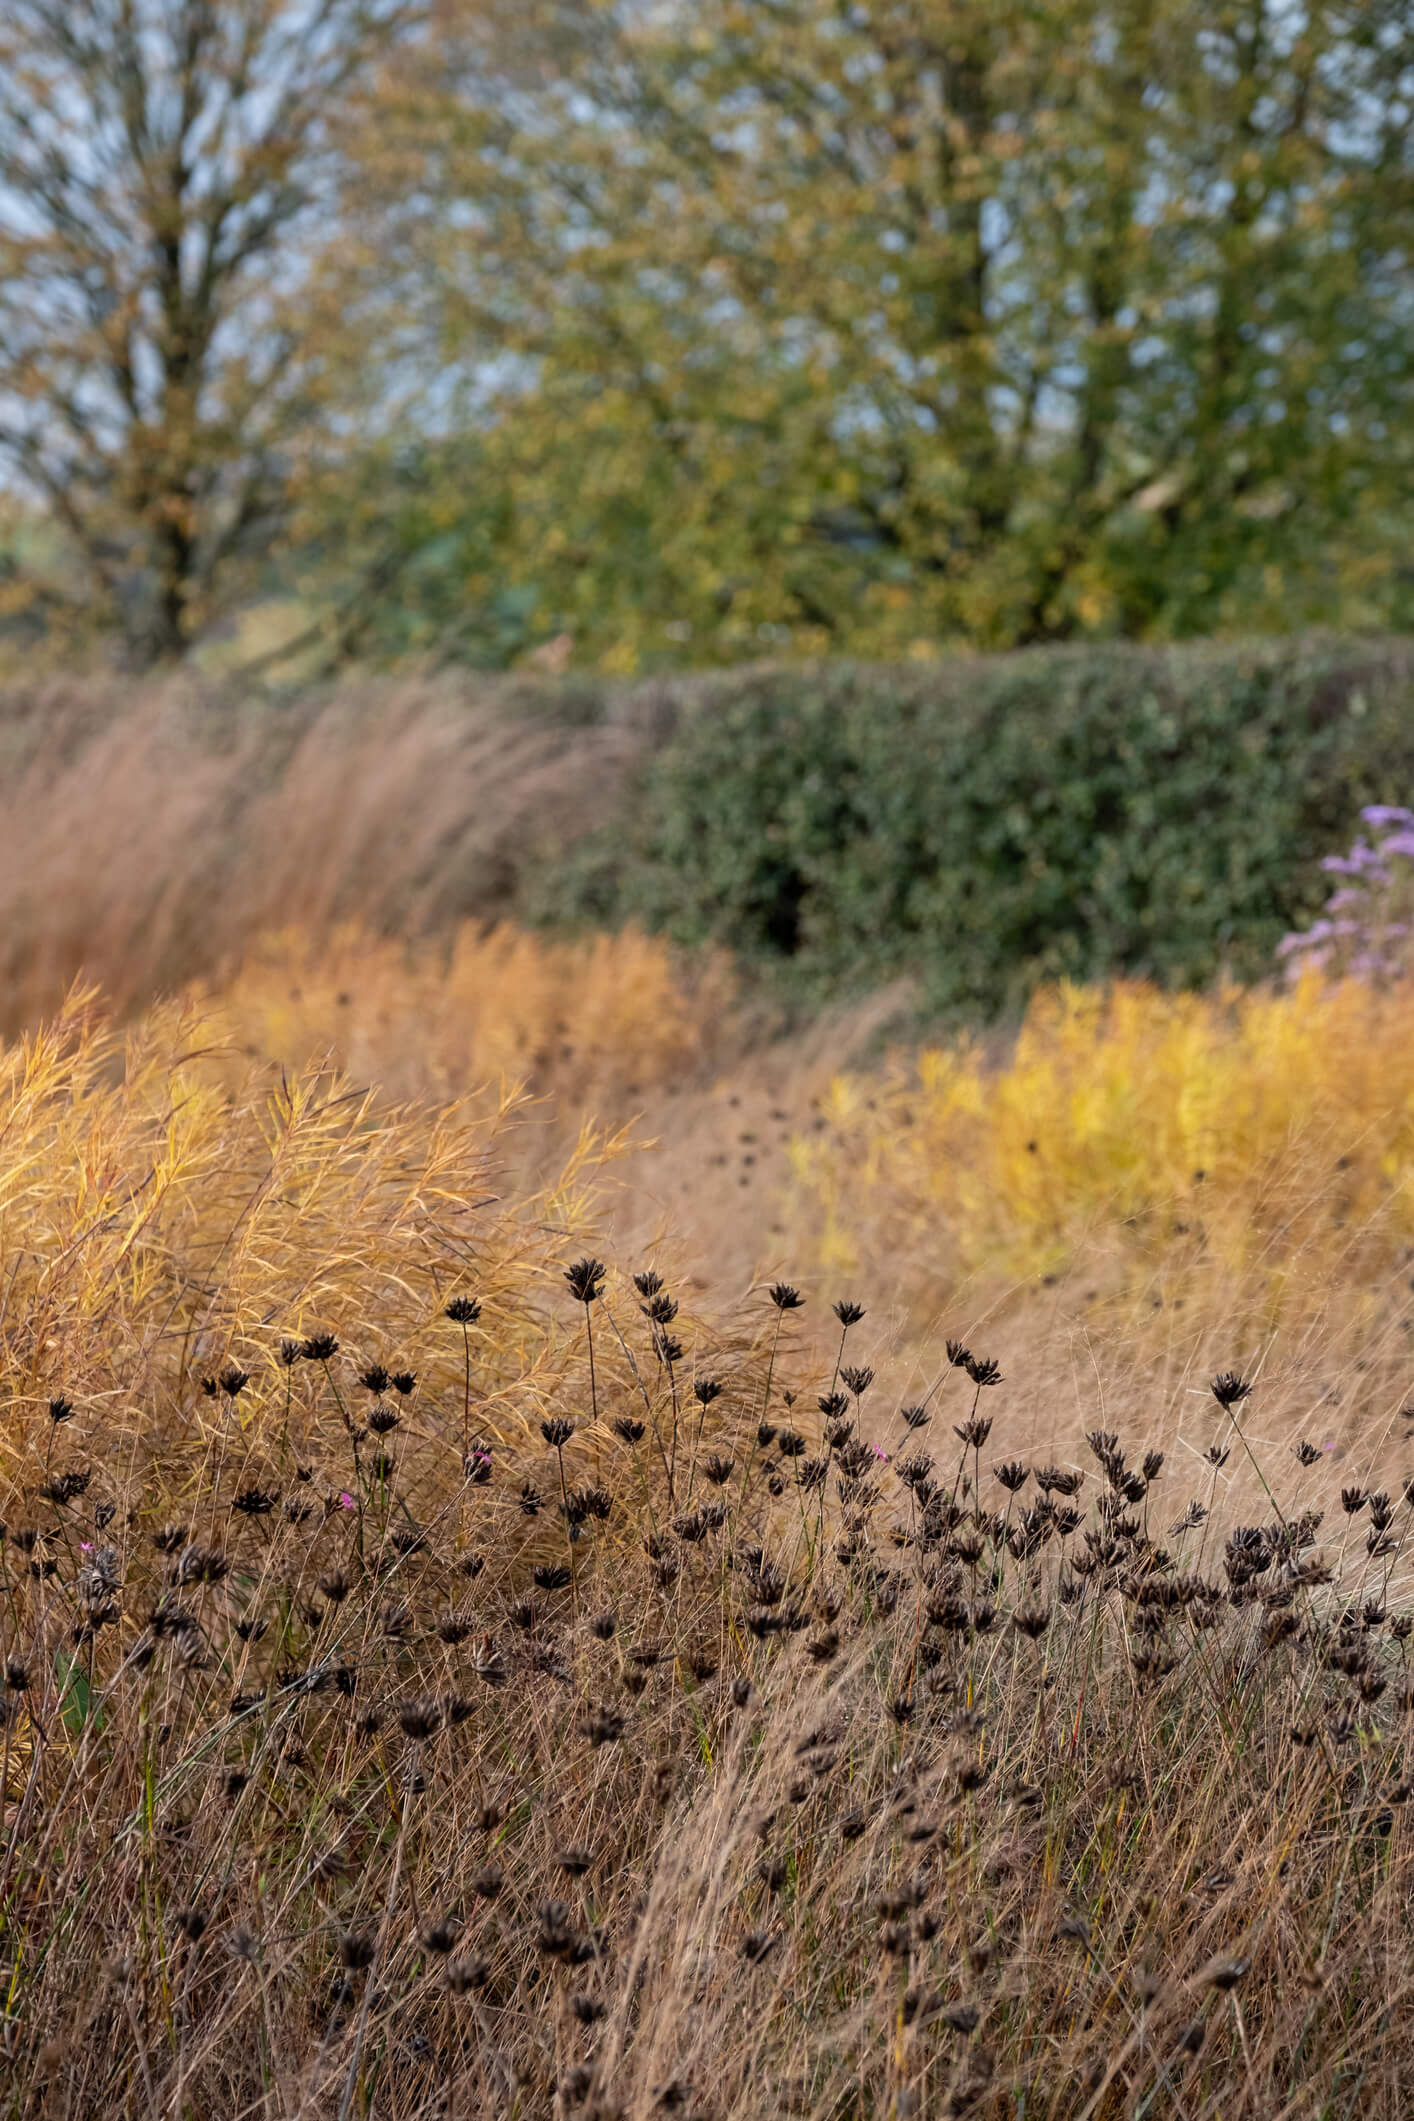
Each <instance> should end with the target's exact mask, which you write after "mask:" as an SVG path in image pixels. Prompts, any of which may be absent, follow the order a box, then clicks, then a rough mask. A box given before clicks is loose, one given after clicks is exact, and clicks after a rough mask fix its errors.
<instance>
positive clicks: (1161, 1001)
mask: <svg viewBox="0 0 1414 2121" xmlns="http://www.w3.org/2000/svg"><path fill="white" fill-rule="evenodd" d="M1412 1040H1414V988H1411V987H1409V986H1407V985H1406V986H1404V987H1401V988H1395V989H1393V990H1391V991H1386V992H1381V991H1378V990H1375V989H1373V988H1371V987H1368V986H1365V985H1362V984H1359V983H1357V982H1346V983H1339V984H1337V983H1332V984H1328V985H1323V984H1322V983H1321V981H1320V979H1319V978H1318V977H1317V976H1315V975H1312V976H1310V977H1307V978H1306V979H1304V980H1303V981H1302V983H1301V984H1300V985H1299V986H1297V987H1295V988H1294V989H1292V990H1289V991H1271V990H1242V989H1237V988H1230V989H1227V990H1224V991H1220V992H1217V993H1214V994H1212V995H1197V994H1181V995H1166V994H1162V993H1159V992H1158V991H1156V990H1155V989H1153V988H1151V987H1147V986H1144V985H1142V984H1135V983H1125V984H1122V985H1119V986H1116V987H1115V988H1113V989H1111V990H1108V991H1102V990H1100V989H1094V988H1077V987H1061V988H1058V989H1052V990H1049V991H1046V992H1044V993H1042V994H1040V995H1038V996H1037V998H1036V999H1035V1001H1034V1002H1033V1003H1032V1006H1031V1008H1030V1010H1029V1012H1028V1014H1027V1016H1026V1019H1025V1022H1024V1024H1023V1026H1022V1029H1021V1032H1020V1035H1019V1037H1018V1038H1017V1040H1016V1043H1015V1047H1014V1049H1013V1050H1012V1052H1011V1054H1010V1056H1009V1057H1008V1058H1007V1059H1006V1060H1005V1061H1004V1062H1003V1063H1001V1064H1000V1065H993V1064H991V1063H990V1062H989V1058H988V1056H987V1054H986V1052H985V1050H984V1048H983V1046H982V1044H981V1042H980V1041H978V1040H976V1039H965V1040H962V1041H960V1042H959V1043H958V1044H956V1045H954V1046H951V1047H948V1048H930V1049H928V1050H926V1051H924V1052H922V1053H921V1054H918V1055H916V1056H913V1057H910V1058H908V1059H907V1060H901V1061H899V1062H897V1063H896V1064H895V1065H894V1066H893V1067H891V1068H890V1069H889V1070H888V1071H887V1073H886V1075H885V1077H884V1079H883V1080H882V1081H872V1080H869V1079H867V1078H863V1077H859V1076H841V1077H838V1078H837V1079H836V1080H835V1081H834V1082H833V1084H832V1085H831V1086H830V1089H829V1091H828V1093H827V1095H826V1097H825V1099H824V1102H823V1112H824V1116H825V1119H826V1121H827V1126H826V1128H825V1129H824V1130H822V1132H821V1133H820V1134H819V1135H817V1136H815V1137H814V1138H811V1139H807V1140H803V1141H801V1142H799V1143H797V1145H796V1148H795V1151H794V1168H795V1175H796V1178H797V1181H798V1183H799V1185H800V1186H801V1188H802V1189H803V1192H804V1195H805V1198H806V1200H807V1201H808V1203H809V1204H810V1208H811V1210H812V1212H813V1213H814V1214H816V1215H818V1216H819V1217H820V1218H821V1219H822V1236H821V1243H822V1244H823V1247H824V1251H825V1256H826V1257H827V1259H829V1260H831V1261H832V1262H835V1263H837V1264H839V1265H841V1266H846V1265H852V1264H854V1263H855V1261H856V1260H858V1259H859V1258H861V1257H871V1258H881V1257H890V1258H893V1259H895V1260H897V1261H898V1262H899V1265H900V1268H901V1270H902V1271H903V1272H904V1273H905V1274H910V1273H911V1274H913V1275H914V1276H916V1275H918V1274H919V1273H922V1272H927V1273H929V1274H931V1275H933V1276H934V1277H936V1276H937V1275H938V1273H939V1272H940V1271H941V1272H942V1273H943V1274H944V1275H945V1276H946V1275H949V1274H951V1275H954V1276H963V1275H977V1274H983V1275H989V1276H990V1275H996V1274H1000V1275H1003V1276H1007V1277H1013V1278H1021V1279H1029V1278H1032V1277H1037V1276H1044V1275H1047V1274H1058V1273H1061V1272H1063V1271H1064V1270H1065V1269H1066V1268H1067V1267H1069V1266H1070V1265H1071V1264H1073V1263H1074V1262H1076V1261H1077V1260H1078V1259H1082V1258H1087V1259H1088V1258H1091V1257H1093V1256H1094V1255H1095V1254H1096V1252H1097V1251H1099V1252H1109V1253H1111V1254H1117V1255H1118V1256H1119V1257H1120V1258H1121V1259H1122V1260H1124V1261H1125V1262H1127V1265H1128V1268H1129V1270H1130V1271H1132V1272H1140V1273H1146V1272H1148V1271H1150V1270H1152V1269H1154V1268H1155V1267H1157V1266H1158V1265H1159V1264H1161V1263H1168V1264H1169V1265H1171V1266H1173V1267H1174V1268H1176V1269H1181V1270H1182V1271H1183V1272H1184V1273H1186V1274H1189V1275H1190V1276H1191V1275H1192V1274H1193V1273H1195V1272H1198V1271H1201V1270H1202V1269H1203V1268H1205V1267H1206V1268H1209V1269H1211V1270H1213V1271H1214V1272H1216V1273H1217V1274H1218V1275H1219V1276H1222V1277H1228V1278H1240V1279H1242V1280H1243V1281H1244V1282H1245V1283H1247V1284H1248V1285H1249V1286H1251V1285H1252V1279H1251V1278H1252V1277H1254V1276H1255V1277H1256V1278H1257V1280H1258V1282H1259V1283H1261V1284H1263V1285H1265V1286H1266V1287H1267V1288H1268V1290H1269V1291H1278V1290H1279V1289H1280V1288H1281V1287H1283V1286H1284V1285H1285V1284H1286V1283H1287V1282H1288V1281H1289V1280H1291V1281H1294V1282H1295V1283H1297V1284H1298V1285H1307V1286H1309V1285H1310V1284H1311V1283H1312V1282H1313V1281H1315V1280H1317V1279H1321V1280H1327V1279H1329V1278H1332V1277H1334V1278H1336V1279H1338V1280H1343V1281H1346V1280H1359V1279H1360V1278H1361V1277H1367V1276H1371V1275H1378V1274H1379V1273H1381V1272H1384V1271H1387V1270H1388V1269H1389V1268H1390V1266H1391V1265H1392V1264H1393V1263H1394V1262H1395V1261H1397V1260H1398V1259H1399V1258H1400V1257H1401V1256H1402V1255H1403V1252H1404V1250H1405V1248H1406V1247H1407V1246H1408V1244H1409V1242H1410V1240H1411V1238H1412V1237H1414V1083H1411V1077H1410V1073H1409V1064H1408V1056H1409V1052H1410V1050H1411V1041H1412Z"/></svg>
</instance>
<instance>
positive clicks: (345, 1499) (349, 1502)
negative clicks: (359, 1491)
mask: <svg viewBox="0 0 1414 2121" xmlns="http://www.w3.org/2000/svg"><path fill="white" fill-rule="evenodd" d="M357 1507H358V1505H357V1503H356V1502H355V1501H354V1499H353V1497H352V1495H350V1494H349V1492H348V1490H347V1489H345V1491H344V1493H343V1494H342V1495H341V1496H340V1497H339V1508H340V1509H341V1510H354V1509H357Z"/></svg>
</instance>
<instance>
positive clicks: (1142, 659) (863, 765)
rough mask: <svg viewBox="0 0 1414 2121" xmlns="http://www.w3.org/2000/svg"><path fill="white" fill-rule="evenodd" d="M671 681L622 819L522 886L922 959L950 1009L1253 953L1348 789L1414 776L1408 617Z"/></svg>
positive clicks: (1382, 788) (780, 953) (654, 917)
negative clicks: (1062, 980) (1236, 635)
mask: <svg viewBox="0 0 1414 2121" xmlns="http://www.w3.org/2000/svg"><path fill="white" fill-rule="evenodd" d="M667 690H668V691H673V690H674V688H672V687H671V685H670V686H669V687H668V688H667ZM661 705H662V707H663V709H664V710H666V711H665V713H664V714H663V716H662V719H661V721H660V729H661V730H662V732H663V733H662V735H661V736H660V738H659V741H658V742H656V743H648V744H646V745H645V746H644V750H643V754H642V764H641V766H640V769H639V771H638V773H637V774H636V776H635V777H634V779H633V782H632V784H631V787H630V789H629V792H628V799H627V800H626V801H624V802H623V804H622V808H621V809H620V812H619V815H618V817H617V819H616V821H615V822H614V824H613V825H612V826H611V827H604V828H601V829H600V830H599V831H597V832H595V833H593V834H590V835H588V836H586V837H585V838H584V839H582V840H580V841H579V842H578V843H577V844H575V845H572V846H570V847H569V848H568V849H565V850H563V851H562V852H561V853H560V854H559V855H558V856H557V857H556V858H554V859H553V860H551V861H550V862H549V863H548V865H547V866H544V867H542V868H541V869H540V871H539V873H538V874H537V875H536V876H535V878H534V880H533V883H532V886H531V889H530V892H529V904H530V906H531V908H532V910H535V911H537V912H538V913H539V914H540V915H541V916H542V917H553V918H555V919H557V920H564V919H569V920H590V921H593V922H596V923H608V924H616V923H618V922H621V921H624V920H630V919H632V920H637V921H641V922H644V923H646V924H647V925H648V926H649V927H651V928H655V929H659V930H664V931H666V932H668V933H669V934H671V935H672V936H674V937H676V938H677V939H679V940H681V941H682V942H684V943H699V942H705V941H713V942H717V943H722V944H725V945H727V946H729V947H730V948H731V949H733V950H734V951H736V952H738V953H739V954H740V955H741V957H742V958H743V959H745V960H746V961H747V962H755V963H757V964H763V965H765V964H769V965H775V966H777V967H779V968H782V969H788V970H789V972H790V974H791V975H792V978H793V979H794V980H796V981H798V982H801V983H802V984H803V985H804V987H805V988H806V989H807V990H809V991H812V992H816V993H818V992H820V991H821V990H822V989H826V988H834V989H838V988H848V987H853V986H856V985H859V986H863V985H870V984H875V983H877V982H879V981H880V980H883V979H887V978H891V977H894V976H896V975H898V974H900V973H907V974H913V975H916V976H917V977H918V979H919V982H920V989H921V994H922V998H923V1000H924V1002H925V1004H926V1005H927V1006H928V1007H929V1008H931V1009H933V1010H937V1011H941V1012H944V1013H947V1012H954V1011H958V1012H961V1011H966V1012H976V1011H979V1010H981V1011H984V1012H988V1013H992V1012H997V1011H1001V1010H1007V1009H1009V1008H1011V1007H1013V1006H1015V1005H1016V1004H1017V1003H1019V1002H1020V1001H1021V1000H1022V999H1023V998H1024V996H1025V995H1026V993H1027V992H1029V990H1030V989H1031V988H1032V987H1034V986H1035V985H1036V984H1037V983H1038V982H1039V981H1042V980H1047V979H1054V978H1058V977H1062V976H1064V977H1069V978H1074V979H1093V978H1097V977H1104V976H1106V975H1113V974H1117V973H1126V974H1142V975H1147V976H1150V977H1152V978H1154V979H1156V980H1158V981H1160V982H1162V983H1163V984H1165V985H1187V984H1195V983H1201V982H1203V981H1206V980H1208V979H1210V978H1211V977H1212V976H1213V975H1214V974H1216V973H1218V972H1220V971H1223V970H1230V971H1232V972H1234V973H1237V974H1240V975H1248V976H1250V975H1253V974H1259V973H1261V972H1264V971H1266V970H1268V969H1269V968H1270V965H1271V959H1272V952H1273V950H1274V948H1275V945H1276V943H1277V941H1278V940H1279V938H1280V937H1281V935H1282V934H1283V933H1284V931H1285V930H1287V929H1288V928H1290V927H1291V926H1292V925H1294V924H1295V923H1297V922H1299V921H1300V920H1302V919H1303V918H1305V917H1306V916H1307V915H1309V914H1310V913H1311V912H1312V911H1313V910H1314V909H1315V908H1316V907H1317V906H1318V905H1319V904H1320V903H1321V901H1322V899H1323V898H1324V896H1325V892H1326V880H1325V879H1324V877H1323V876H1322V873H1321V871H1320V868H1319V862H1320V857H1321V856H1322V855H1323V854H1325V853H1328V852H1329V851H1331V850H1332V849H1334V848H1338V847H1344V846H1345V845H1346V844H1347V843H1348V841H1349V839H1350V837H1351V831H1352V827H1353V825H1354V824H1355V822H1356V818H1357V813H1358V811H1359V809H1360V806H1361V804H1362V803H1366V802H1377V801H1407V800H1408V799H1409V796H1410V791H1411V789H1414V642H1411V641H1408V640H1381V639H1370V640H1340V639H1331V638H1317V639H1309V640H1303V641H1285V642H1255V643H1252V642H1247V643H1209V644H1202V645H1198V646H1188V645H1185V646H1180V647H1156V648H1144V647H1130V646H1106V647H1098V648H1094V647H1086V648H1061V649H1037V650H1029V651H1025V652H1022V653H1018V654H1012V655H1005V656H997V657H994V658H976V659H959V660H956V661H952V662H946V663H939V664H936V665H928V666H918V667H909V668H907V669H881V668H872V667H865V666H861V665H857V664H848V663H842V664H833V665H826V666H823V667H819V668H811V667H796V668H776V669H766V670H760V669H758V670H754V671H746V672H738V673H730V674H725V675H723V676H722V677H721V678H718V679H713V680H709V681H706V682H704V681H702V680H698V681H697V682H696V683H695V684H694V685H693V686H692V687H691V688H684V689H683V691H682V693H681V694H680V695H678V696H677V697H675V698H674V699H672V700H671V701H668V700H664V701H663V702H662V703H661Z"/></svg>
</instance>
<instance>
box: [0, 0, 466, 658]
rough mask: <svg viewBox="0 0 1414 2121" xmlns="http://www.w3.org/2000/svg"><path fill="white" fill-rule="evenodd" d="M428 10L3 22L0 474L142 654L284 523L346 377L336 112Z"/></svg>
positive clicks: (182, 13) (107, 6) (170, 8)
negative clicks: (327, 264)
mask: <svg viewBox="0 0 1414 2121" xmlns="http://www.w3.org/2000/svg"><path fill="white" fill-rule="evenodd" d="M426 12H427V0H0V454H3V456H4V457H5V458H6V459H7V460H8V462H9V465H10V467H11V472H12V476H14V477H15V478H17V479H18V481H19V484H20V489H21V491H22V492H23V493H26V494H28V495H31V496H35V497H38V498H39V499H40V500H41V501H42V502H43V503H44V504H45V505H46V506H47V508H48V509H49V510H50V511H51V512H52V515H53V517H54V518H55V519H56V520H57V522H58V523H59V524H60V525H62V527H63V529H64V531H65V532H66V533H67V536H68V538H69V539H70V540H71V542H72V546H73V548H74V551H75V553H76V554H77V556H78V557H79V559H80V560H81V562H82V564H83V568H84V570H85V573H86V582H85V585H84V597H85V599H87V598H88V597H90V596H91V595H93V594H95V593H96V594H97V596H98V597H99V599H100V600H101V602H102V604H103V606H104V607H105V608H106V611H107V612H108V613H109V614H110V615H112V616H115V617H116V618H117V619H118V620H119V621H120V622H121V625H122V628H123V631H124V633H125V635H126V638H127V641H128V645H129V647H130V649H131V650H132V652H133V653H134V654H135V655H137V656H141V657H144V658H152V657H160V656H166V655H172V654H175V653H177V652H179V651H180V650H181V649H182V648H183V647H185V646H186V644H187V643H188V642H189V641H190V640H191V638H192V635H193V632H194V630H195V629H196V628H197V626H198V625H199V623H200V621H201V619H202V616H203V614H204V613H206V612H207V611H208V610H209V608H210V607H211V603H212V599H213V597H214V596H215V595H216V594H217V593H218V591H219V588H220V585H221V583H222V580H223V577H224V576H225V574H226V573H227V571H228V570H229V568H230V567H231V565H232V563H233V562H234V561H236V560H237V559H238V558H239V557H240V555H241V554H242V552H243V550H244V549H245V548H246V547H247V546H248V545H249V544H250V543H251V542H252V541H254V540H268V538H269V535H270V533H271V529H272V527H273V525H274V523H275V522H276V521H277V519H278V517H279V514H280V511H281V508H282V505H283V499H284V493H285V485H286V475H287V471H288V467H289V462H290V457H291V452H292V451H293V450H294V449H295V448H296V446H297V444H298V442H299V439H300V437H301V435H302V433H303V432H304V431H305V430H306V428H307V426H308V424H309V422H310V420H311V418H312V415H313V413H314V410H315V408H317V407H318V406H319V404H320V402H321V398H322V396H323V394H324V393H325V392H326V390H327V387H328V384H329V379H330V374H331V369H332V353H331V324H332V323H333V322H334V321H336V320H335V319H333V318H331V316H330V314H329V312H328V311H327V310H326V309H325V307H324V306H323V304H322V302H321V301H320V300H319V299H318V298H317V291H318V286H319V283H318V282H317V280H316V279H315V278H314V277H312V259H313V256H314V251H315V247H316V242H317V241H322V240H323V239H324V238H325V237H326V236H327V233H328V230H329V228H330V227H331V226H334V225H337V221H338V215H339V201H340V197H341V190H342V186H343V184H344V182H345V180H346V176H347V171H348V167H349V163H348V155H347V152H346V147H345V143H344V141H343V139H342V137H341V133H340V127H339V118H340V114H341V112H342V111H343V109H344V108H345V107H346V106H347V105H348V104H349V103H350V101H351V99H352V98H354V97H355V95H356V94H357V93H358V92H359V91H360V89H361V88H362V87H364V86H365V85H366V84H367V83H368V81H369V80H370V79H371V77H372V75H373V73H374V71H375V69H376V67H377V65H378V63H379V61H380V60H381V59H382V58H383V57H384V56H385V55H386V54H387V53H388V52H389V51H390V49H391V48H393V47H394V46H395V45H397V44H398V43H399V42H400V41H402V40H404V39H406V37H407V36H408V34H409V33H410V32H411V31H413V30H414V29H415V28H416V27H417V26H418V25H419V23H420V22H422V21H423V20H424V18H425V15H426ZM74 601H75V604H77V603H78V602H79V601H80V599H79V598H75V600H74Z"/></svg>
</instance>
